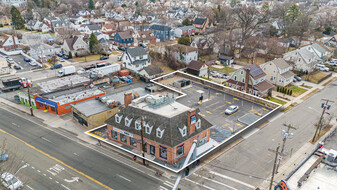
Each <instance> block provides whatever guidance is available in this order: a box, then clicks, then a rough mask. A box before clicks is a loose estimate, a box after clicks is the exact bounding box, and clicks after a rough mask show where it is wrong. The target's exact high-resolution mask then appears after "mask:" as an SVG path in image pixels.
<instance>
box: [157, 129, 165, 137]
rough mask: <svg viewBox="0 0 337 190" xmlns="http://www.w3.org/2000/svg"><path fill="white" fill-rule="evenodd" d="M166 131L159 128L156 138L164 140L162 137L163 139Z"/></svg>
mask: <svg viewBox="0 0 337 190" xmlns="http://www.w3.org/2000/svg"><path fill="white" fill-rule="evenodd" d="M164 131H165V129H163V130H160V129H159V128H157V129H156V136H157V137H158V138H162V137H163V134H164Z"/></svg>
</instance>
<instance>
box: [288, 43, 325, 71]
mask: <svg viewBox="0 0 337 190" xmlns="http://www.w3.org/2000/svg"><path fill="white" fill-rule="evenodd" d="M283 59H284V60H286V61H287V62H288V63H290V64H291V65H292V66H293V70H296V71H308V72H312V71H313V69H314V67H315V65H316V64H317V63H319V60H318V59H319V58H318V57H317V56H316V54H315V53H313V52H311V51H309V50H308V49H307V48H306V47H302V48H299V49H296V50H293V51H290V52H287V53H285V54H284V55H283Z"/></svg>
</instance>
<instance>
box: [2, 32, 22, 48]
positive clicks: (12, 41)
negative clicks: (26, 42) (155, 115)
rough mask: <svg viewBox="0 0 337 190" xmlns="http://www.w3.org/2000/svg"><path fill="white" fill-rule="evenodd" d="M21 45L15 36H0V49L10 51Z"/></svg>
mask: <svg viewBox="0 0 337 190" xmlns="http://www.w3.org/2000/svg"><path fill="white" fill-rule="evenodd" d="M20 45H22V43H21V42H20V41H19V39H18V38H17V37H15V36H0V48H2V49H4V50H5V51H11V50H15V49H17V48H19V46H20Z"/></svg>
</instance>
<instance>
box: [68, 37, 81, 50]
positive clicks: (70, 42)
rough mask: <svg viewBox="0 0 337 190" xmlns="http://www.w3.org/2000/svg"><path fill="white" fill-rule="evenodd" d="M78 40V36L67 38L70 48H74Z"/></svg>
mask: <svg viewBox="0 0 337 190" xmlns="http://www.w3.org/2000/svg"><path fill="white" fill-rule="evenodd" d="M77 40H78V37H77V36H75V37H73V38H69V39H66V40H65V42H66V43H67V45H68V47H69V49H70V50H74V48H73V46H74V44H75V42H76V41H77Z"/></svg>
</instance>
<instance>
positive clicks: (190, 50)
mask: <svg viewBox="0 0 337 190" xmlns="http://www.w3.org/2000/svg"><path fill="white" fill-rule="evenodd" d="M167 48H168V50H169V51H170V52H171V55H173V57H174V58H175V59H176V60H177V61H179V62H183V63H187V64H188V63H190V62H191V61H197V60H198V49H197V48H194V47H191V46H186V45H182V44H175V45H172V46H168V47H167Z"/></svg>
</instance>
